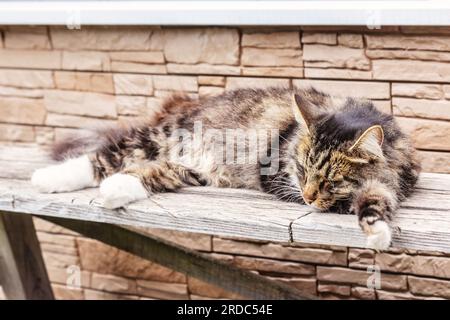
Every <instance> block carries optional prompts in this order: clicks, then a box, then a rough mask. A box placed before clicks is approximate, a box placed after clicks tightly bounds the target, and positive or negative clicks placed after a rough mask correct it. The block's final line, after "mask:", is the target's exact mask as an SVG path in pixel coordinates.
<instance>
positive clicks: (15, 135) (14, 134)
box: [0, 123, 35, 142]
mask: <svg viewBox="0 0 450 320" xmlns="http://www.w3.org/2000/svg"><path fill="white" fill-rule="evenodd" d="M34 139H35V135H34V130H33V127H30V126H20V125H15V124H3V123H1V124H0V140H1V141H14V142H32V141H34Z"/></svg>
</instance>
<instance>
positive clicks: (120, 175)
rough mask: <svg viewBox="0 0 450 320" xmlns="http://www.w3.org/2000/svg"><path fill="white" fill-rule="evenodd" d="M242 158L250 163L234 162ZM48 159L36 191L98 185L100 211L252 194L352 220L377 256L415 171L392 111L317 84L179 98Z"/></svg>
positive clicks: (69, 144)
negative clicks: (211, 194) (212, 189)
mask: <svg viewBox="0 0 450 320" xmlns="http://www.w3.org/2000/svg"><path fill="white" fill-rule="evenodd" d="M250 131H251V132H252V134H245V133H246V132H250ZM211 132H213V133H214V134H210V133H211ZM230 132H232V133H233V132H239V133H240V134H238V135H235V136H236V137H237V140H238V142H236V143H234V144H232V143H229V141H228V140H227V141H226V140H225V138H224V137H225V136H226V135H227V134H228V133H230ZM208 133H209V134H208ZM195 134H197V135H199V134H200V135H203V138H202V139H197V137H196V136H195ZM189 135H190V137H189ZM192 135H194V137H192ZM254 141H258V143H257V144H256V145H255V143H254ZM261 141H262V142H261ZM225 145H226V147H224V146H225ZM245 152H247V153H248V154H249V155H250V156H249V157H247V158H251V157H252V156H253V160H254V161H238V160H239V159H238V158H240V157H239V156H240V153H245ZM225 153H231V156H228V155H227V159H226V160H227V161H224V159H223V156H224V154H225ZM54 156H55V158H57V159H59V160H64V162H62V163H60V164H57V165H53V166H50V167H47V168H43V169H39V170H37V171H36V172H35V173H34V174H33V177H32V180H31V181H32V184H33V185H34V186H36V187H38V188H39V190H40V191H42V192H65V191H73V190H78V189H82V188H86V187H93V186H100V193H101V195H102V197H103V199H104V206H105V207H107V208H111V209H114V208H118V207H122V206H124V205H126V204H128V203H130V202H133V201H137V200H140V199H145V198H147V197H149V196H150V195H151V194H152V193H156V192H166V191H175V190H177V189H179V188H181V187H184V186H199V185H208V186H216V187H232V188H249V189H256V190H261V191H264V192H267V193H270V194H273V195H274V196H276V197H278V198H279V199H281V200H286V201H293V202H298V203H302V204H307V205H309V206H311V207H313V208H315V209H317V210H321V211H325V210H332V211H337V212H339V213H353V214H355V215H357V217H358V221H359V225H360V226H361V228H362V229H363V231H364V232H365V233H366V234H367V246H368V247H372V248H375V249H386V248H388V247H389V245H390V242H391V228H390V227H389V224H388V223H389V221H390V220H391V218H392V215H393V214H394V212H395V210H396V209H397V208H398V207H399V202H400V201H402V200H403V199H405V197H407V196H408V195H409V194H410V193H411V192H412V190H413V187H414V185H415V183H416V181H417V178H418V174H419V171H420V164H419V162H418V160H417V158H416V154H415V150H414V148H413V147H412V146H411V143H410V141H409V139H408V138H407V137H406V136H405V135H404V134H403V133H402V132H401V131H400V129H399V128H398V126H397V124H396V123H395V121H394V119H393V117H392V116H391V115H388V114H384V113H382V112H380V111H378V110H377V109H376V108H375V107H374V105H373V104H372V103H371V102H370V101H367V100H360V99H354V98H337V97H332V96H330V95H327V94H325V93H322V92H319V91H317V90H315V89H314V88H309V89H288V88H268V89H238V90H234V91H229V92H225V93H223V94H221V95H218V96H215V97H207V98H200V99H193V98H189V97H187V96H182V95H175V96H173V97H171V98H170V99H168V100H167V101H166V102H165V103H164V104H163V106H162V108H161V112H160V113H159V114H158V115H157V116H155V117H153V118H152V119H146V120H142V121H140V122H139V123H137V122H136V123H133V124H131V125H129V126H122V127H120V128H119V127H117V128H110V129H107V130H99V131H97V132H96V134H94V135H92V136H91V137H79V138H71V139H68V140H66V141H64V142H62V143H59V144H57V145H55V148H54ZM241 158H242V157H241ZM240 160H242V159H240ZM247 160H248V159H247Z"/></svg>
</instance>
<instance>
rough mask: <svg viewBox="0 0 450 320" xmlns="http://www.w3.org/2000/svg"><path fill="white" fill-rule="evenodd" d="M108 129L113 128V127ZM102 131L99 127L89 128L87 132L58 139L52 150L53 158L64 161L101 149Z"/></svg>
mask: <svg viewBox="0 0 450 320" xmlns="http://www.w3.org/2000/svg"><path fill="white" fill-rule="evenodd" d="M108 130H112V128H111V129H108ZM101 131H102V130H98V129H95V130H87V131H86V132H83V133H80V134H73V135H70V136H67V137H65V138H64V139H61V140H60V141H56V142H55V143H54V144H53V146H52V148H51V151H50V156H51V158H52V159H53V160H57V161H63V160H66V159H70V158H76V157H79V156H81V155H83V154H86V153H89V152H91V151H95V150H97V149H99V148H100V147H101V145H102V140H103V138H102V134H101Z"/></svg>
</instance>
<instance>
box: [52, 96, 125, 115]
mask: <svg viewBox="0 0 450 320" xmlns="http://www.w3.org/2000/svg"><path fill="white" fill-rule="evenodd" d="M44 102H45V107H46V108H47V111H49V112H54V113H59V114H71V115H80V116H92V117H105V118H117V112H116V105H115V97H114V96H113V95H107V94H103V93H91V92H78V91H65V90H48V91H46V92H45V95H44Z"/></svg>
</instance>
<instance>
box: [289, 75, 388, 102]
mask: <svg viewBox="0 0 450 320" xmlns="http://www.w3.org/2000/svg"><path fill="white" fill-rule="evenodd" d="M292 83H293V85H294V86H295V87H298V88H308V87H311V86H313V87H314V88H316V89H318V90H323V91H324V92H326V93H328V94H331V95H335V96H343V97H347V96H350V97H358V98H365V99H389V98H390V85H389V83H387V82H386V83H383V82H363V81H328V80H309V79H300V80H293V81H292Z"/></svg>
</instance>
